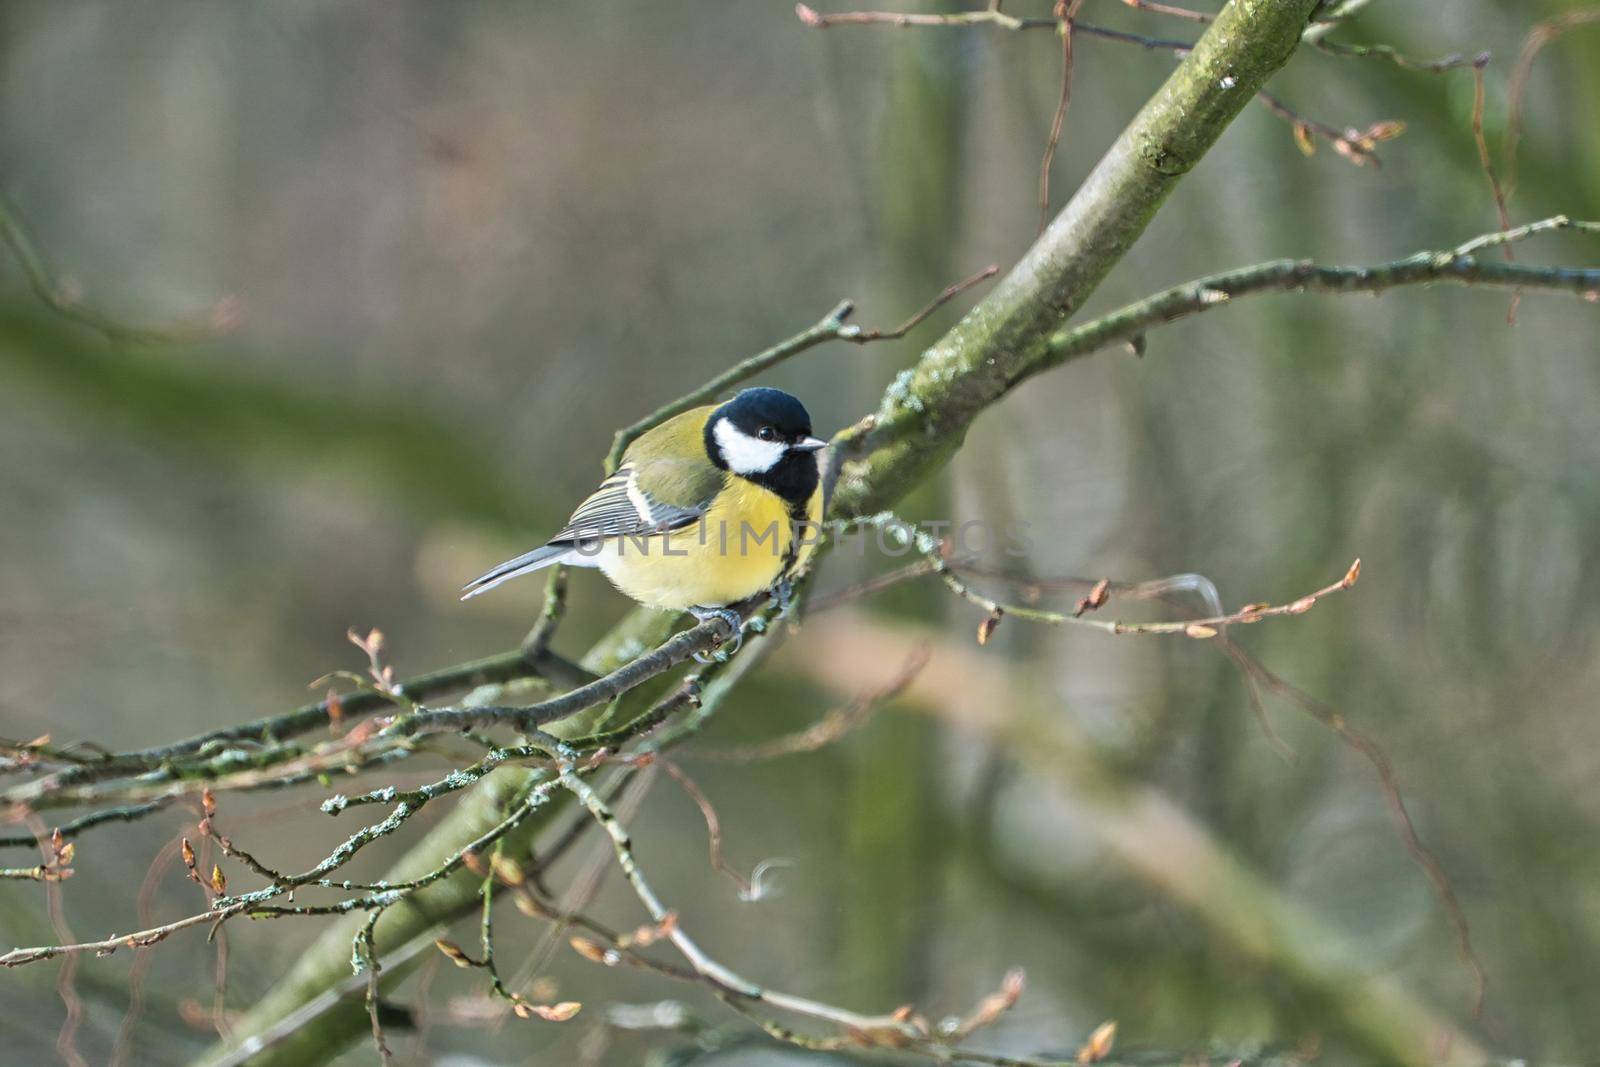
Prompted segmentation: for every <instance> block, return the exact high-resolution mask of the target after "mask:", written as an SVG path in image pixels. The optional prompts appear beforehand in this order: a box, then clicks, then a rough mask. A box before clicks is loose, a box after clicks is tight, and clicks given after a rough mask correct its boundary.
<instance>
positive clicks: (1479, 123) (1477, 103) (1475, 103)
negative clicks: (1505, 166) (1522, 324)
mask: <svg viewBox="0 0 1600 1067" xmlns="http://www.w3.org/2000/svg"><path fill="white" fill-rule="evenodd" d="M1488 65H1489V62H1488V56H1487V55H1485V56H1483V57H1480V60H1479V62H1476V63H1474V64H1473V65H1472V140H1473V142H1474V143H1475V144H1476V145H1477V146H1478V164H1479V165H1480V166H1481V167H1482V168H1483V175H1484V177H1485V178H1486V179H1487V180H1488V182H1489V193H1490V195H1491V196H1492V197H1493V198H1494V210H1495V214H1496V216H1498V218H1499V220H1500V229H1502V230H1509V229H1511V215H1510V214H1509V213H1508V212H1507V211H1506V195H1505V191H1504V190H1503V189H1501V187H1500V178H1499V177H1498V176H1497V175H1496V174H1495V170H1494V158H1493V156H1491V155H1490V153H1489V138H1488V137H1487V136H1486V135H1485V134H1484V132H1483V111H1484V97H1485V95H1486V94H1485V92H1484V79H1483V72H1484V68H1486V67H1487V66H1488ZM1501 250H1502V251H1503V252H1504V253H1505V257H1506V262H1507V263H1511V262H1513V261H1514V260H1515V259H1516V258H1517V257H1516V254H1515V253H1513V252H1512V251H1511V244H1510V242H1503V243H1502V249H1501ZM1521 302H1522V290H1520V289H1518V290H1516V291H1514V292H1513V293H1512V294H1511V306H1510V307H1509V308H1508V309H1507V310H1506V322H1508V323H1511V324H1513V325H1515V323H1516V321H1517V305H1518V304H1519V303H1521Z"/></svg>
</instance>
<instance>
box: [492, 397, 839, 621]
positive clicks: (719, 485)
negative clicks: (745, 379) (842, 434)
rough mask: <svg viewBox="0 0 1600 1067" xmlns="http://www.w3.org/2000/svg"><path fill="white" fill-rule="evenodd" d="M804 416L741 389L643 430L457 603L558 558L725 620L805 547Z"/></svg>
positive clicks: (784, 582) (813, 521)
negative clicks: (574, 503) (536, 535)
mask: <svg viewBox="0 0 1600 1067" xmlns="http://www.w3.org/2000/svg"><path fill="white" fill-rule="evenodd" d="M827 444H828V442H827V441H825V440H823V439H822V438H820V437H816V436H813V434H812V431H811V415H810V414H809V413H808V412H807V411H806V408H805V405H804V404H802V403H801V402H800V401H799V400H798V399H796V398H795V397H793V396H791V395H790V394H788V393H785V392H783V391H782V390H779V389H768V388H752V389H744V390H741V391H740V392H739V393H738V394H737V395H735V396H734V397H733V398H732V399H731V400H728V401H727V402H726V403H723V404H721V405H706V406H703V407H696V408H692V409H690V410H688V411H685V412H683V413H682V414H679V415H676V416H674V417H672V418H670V419H668V420H666V421H665V422H663V423H661V424H660V425H658V426H655V427H654V428H652V429H650V430H648V431H646V432H645V433H644V434H642V435H641V436H640V437H639V438H638V439H637V440H635V441H634V442H633V443H632V444H631V445H629V446H628V448H627V450H626V451H625V452H623V454H622V461H621V463H620V464H618V466H617V469H616V471H615V472H613V473H612V474H611V475H610V476H609V477H607V478H606V479H605V480H604V481H603V482H601V483H600V487H599V488H598V489H596V490H595V491H594V492H593V493H592V494H590V496H589V498H588V499H587V500H585V501H584V502H583V503H582V504H579V505H578V508H577V510H575V511H574V512H573V513H572V517H571V518H570V519H568V520H567V524H566V525H565V526H564V527H563V528H562V529H561V530H560V531H559V532H558V533H556V534H555V536H553V537H551V538H550V540H549V541H547V542H545V543H544V544H543V545H540V546H539V547H538V548H535V549H533V550H532V551H530V552H525V553H523V554H522V555H520V556H517V557H515V558H513V559H508V560H506V561H505V562H504V563H501V564H499V565H498V566H496V567H493V568H491V569H490V570H488V571H486V572H484V573H483V574H481V575H479V576H478V577H476V578H474V579H473V580H472V581H470V582H468V583H467V584H466V585H465V586H463V587H462V595H461V599H462V600H467V599H469V598H471V597H475V596H477V595H479V594H480V593H486V592H488V591H489V590H490V589H493V588H495V587H496V586H498V585H500V584H502V583H504V582H508V581H510V580H511V579H513V578H519V577H521V576H522V575H524V574H531V573H532V572H534V571H537V570H540V569H541V568H544V567H549V566H552V565H554V564H557V563H561V564H566V565H567V566H576V567H595V568H598V569H599V570H600V571H601V573H603V574H604V575H605V576H606V577H607V578H608V579H610V580H611V583H612V584H613V585H615V586H616V587H617V588H618V589H619V590H621V591H622V592H623V593H624V594H626V595H627V596H629V597H632V598H633V599H634V600H636V601H638V602H639V603H641V604H644V605H647V606H649V607H652V608H660V609H664V610H669V611H687V612H689V613H690V614H692V615H694V616H695V618H697V619H699V620H701V621H705V620H707V619H710V618H713V617H720V618H722V619H723V620H724V621H726V622H727V623H728V626H729V627H730V628H731V631H732V634H733V637H734V648H735V649H737V647H738V640H739V635H740V633H741V630H742V626H743V620H742V619H741V618H740V616H739V613H738V612H737V611H735V610H733V608H732V607H731V605H734V604H738V603H740V602H742V601H744V600H747V599H749V598H750V597H753V596H755V595H756V594H758V593H761V592H763V591H764V590H769V589H771V590H775V591H776V592H777V594H778V596H779V600H780V602H784V601H786V600H787V597H788V581H789V578H790V577H791V576H792V575H794V574H795V573H797V572H798V571H799V570H800V569H801V568H803V567H804V566H805V564H806V562H807V561H808V560H809V558H810V557H811V555H812V553H813V552H814V551H815V550H816V542H817V539H818V537H819V536H820V531H821V521H822V474H821V462H820V461H821V452H822V450H823V449H824V448H826V447H827Z"/></svg>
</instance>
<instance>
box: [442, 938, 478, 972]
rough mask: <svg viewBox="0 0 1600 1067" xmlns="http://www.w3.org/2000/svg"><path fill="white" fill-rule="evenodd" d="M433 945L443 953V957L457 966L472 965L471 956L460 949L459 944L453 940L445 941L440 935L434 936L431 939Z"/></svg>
mask: <svg viewBox="0 0 1600 1067" xmlns="http://www.w3.org/2000/svg"><path fill="white" fill-rule="evenodd" d="M433 947H434V948H436V949H438V950H439V951H440V952H442V953H444V955H445V958H446V959H448V960H449V961H450V962H451V963H453V964H455V965H456V966H457V967H471V966H473V959H472V957H471V956H469V955H467V954H466V953H465V952H463V951H461V946H460V945H457V944H456V943H455V942H454V941H446V940H445V939H444V938H442V937H436V938H434V939H433Z"/></svg>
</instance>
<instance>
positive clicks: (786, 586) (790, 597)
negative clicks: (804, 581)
mask: <svg viewBox="0 0 1600 1067" xmlns="http://www.w3.org/2000/svg"><path fill="white" fill-rule="evenodd" d="M772 599H773V600H774V601H776V602H777V605H778V614H779V615H787V614H789V606H790V605H791V604H793V603H794V583H792V582H790V581H789V579H788V578H787V577H784V578H779V579H778V581H777V584H775V585H774V586H773V587H772Z"/></svg>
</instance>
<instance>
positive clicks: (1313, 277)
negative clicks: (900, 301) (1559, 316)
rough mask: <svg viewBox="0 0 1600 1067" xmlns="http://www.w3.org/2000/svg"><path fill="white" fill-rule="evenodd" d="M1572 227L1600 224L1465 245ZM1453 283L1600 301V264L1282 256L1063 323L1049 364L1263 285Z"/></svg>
mask: <svg viewBox="0 0 1600 1067" xmlns="http://www.w3.org/2000/svg"><path fill="white" fill-rule="evenodd" d="M1561 229H1573V230H1580V231H1583V232H1586V233H1600V223H1595V222H1581V221H1578V220H1575V219H1568V218H1567V217H1566V216H1564V215H1558V216H1555V217H1554V218H1550V219H1545V220H1542V221H1541V222H1538V223H1533V224H1531V225H1529V226H1526V227H1520V228H1518V229H1516V230H1502V231H1497V232H1496V233H1492V234H1486V235H1484V236H1483V237H1481V238H1474V240H1473V241H1469V242H1467V244H1466V245H1464V246H1461V247H1470V246H1472V245H1473V244H1474V242H1482V243H1481V244H1479V245H1478V247H1484V246H1486V245H1490V244H1502V243H1505V242H1506V241H1508V240H1516V239H1518V237H1513V236H1510V235H1512V234H1516V235H1519V236H1531V235H1533V234H1535V233H1546V232H1550V231H1554V230H1561ZM1430 282H1451V283H1454V284H1458V285H1484V286H1492V287H1495V288H1517V287H1522V288H1529V289H1534V288H1537V289H1546V290H1550V291H1553V292H1570V293H1575V294H1577V295H1579V296H1581V297H1583V298H1584V299H1586V300H1588V301H1590V302H1600V268H1573V267H1531V266H1524V265H1521V264H1512V263H1489V262H1484V261H1482V260H1480V259H1478V258H1477V257H1476V256H1474V255H1472V254H1471V252H1468V253H1466V254H1463V253H1461V252H1460V251H1459V250H1458V249H1447V250H1444V251H1438V252H1418V253H1416V254H1415V255H1412V256H1407V257H1406V258H1404V259H1397V260H1392V261H1390V262H1387V263H1378V264H1373V265H1370V266H1348V267H1344V266H1321V265H1318V264H1315V263H1312V262H1310V261H1309V260H1292V259H1280V260H1273V261H1271V262H1268V263H1258V264H1256V265H1254V266H1250V267H1241V268H1239V269H1237V270H1231V271H1225V272H1223V273H1220V274H1212V275H1208V276H1206V277H1204V278H1197V279H1195V280H1194V281H1191V282H1186V283H1184V284H1183V285H1176V286H1173V287H1172V288H1170V289H1166V290H1163V291H1162V292H1159V293H1156V294H1154V295H1153V296H1149V297H1146V298H1144V299H1143V300H1139V301H1136V302H1134V303H1132V304H1128V305H1126V306H1124V307H1122V308H1120V309H1118V310H1117V311H1113V312H1111V313H1110V314H1108V315H1104V316H1101V317H1100V318H1098V319H1093V320H1091V321H1089V322H1086V323H1083V324H1082V325H1079V326H1074V327H1071V328H1069V329H1066V330H1063V331H1061V332H1060V333H1057V334H1055V335H1054V336H1052V337H1051V338H1050V340H1049V342H1048V346H1049V350H1050V357H1049V360H1048V362H1049V365H1052V366H1053V365H1056V364H1059V363H1064V362H1067V361H1069V360H1072V359H1076V358H1078V357H1081V356H1084V355H1087V354H1089V353H1091V352H1095V351H1098V350H1099V349H1101V348H1104V347H1106V346H1107V345H1111V344H1115V343H1117V342H1133V341H1134V340H1135V339H1138V338H1142V336H1143V334H1144V332H1145V331H1146V330H1148V329H1150V328H1151V327H1154V326H1162V325H1166V324H1167V323H1171V322H1175V321H1177V320H1178V319H1182V318H1187V317H1189V316H1191V315H1198V314H1202V313H1204V312H1208V311H1213V310H1215V309H1217V308H1220V307H1226V306H1228V305H1230V304H1231V303H1232V302H1233V301H1234V300H1235V299H1237V298H1238V297H1241V296H1248V295H1250V294H1253V293H1263V292H1284V291H1291V292H1292V291H1299V292H1305V291H1315V292H1327V293H1360V292H1365V293H1377V292H1382V291H1383V290H1385V289H1391V288H1394V287H1397V286H1402V285H1419V284H1427V283H1430Z"/></svg>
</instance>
